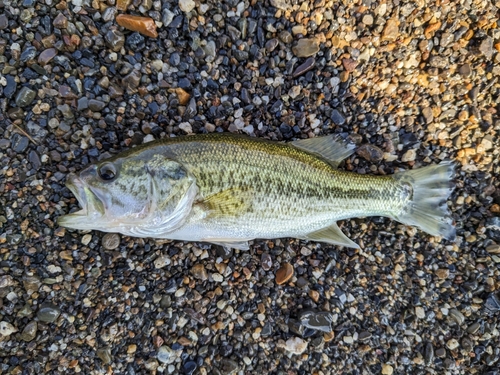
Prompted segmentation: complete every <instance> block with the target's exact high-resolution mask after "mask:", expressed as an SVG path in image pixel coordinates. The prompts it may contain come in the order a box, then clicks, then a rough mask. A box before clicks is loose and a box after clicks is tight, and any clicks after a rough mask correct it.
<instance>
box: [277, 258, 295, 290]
mask: <svg viewBox="0 0 500 375" xmlns="http://www.w3.org/2000/svg"><path fill="white" fill-rule="evenodd" d="M292 276H293V266H292V265H291V264H290V263H284V264H283V265H282V266H281V267H280V269H279V270H278V271H276V284H278V285H282V284H284V283H286V282H287V281H288V280H290V279H291V278H292Z"/></svg>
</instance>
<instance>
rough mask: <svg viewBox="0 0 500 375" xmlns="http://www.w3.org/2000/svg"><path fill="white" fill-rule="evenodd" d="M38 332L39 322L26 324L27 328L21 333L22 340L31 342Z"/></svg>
mask: <svg viewBox="0 0 500 375" xmlns="http://www.w3.org/2000/svg"><path fill="white" fill-rule="evenodd" d="M37 330H38V323H37V322H29V323H28V324H26V327H24V329H23V331H22V332H21V340H23V341H26V342H30V341H32V340H33V339H34V338H35V337H36V333H37Z"/></svg>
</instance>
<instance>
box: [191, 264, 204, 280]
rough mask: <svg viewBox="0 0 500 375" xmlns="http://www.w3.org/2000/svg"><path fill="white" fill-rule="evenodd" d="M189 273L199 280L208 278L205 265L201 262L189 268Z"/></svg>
mask: <svg viewBox="0 0 500 375" xmlns="http://www.w3.org/2000/svg"><path fill="white" fill-rule="evenodd" d="M191 275H193V277H194V278H195V279H198V280H201V281H205V280H206V279H208V273H207V270H206V269H205V266H204V265H203V264H201V263H198V264H195V265H194V266H193V267H192V268H191Z"/></svg>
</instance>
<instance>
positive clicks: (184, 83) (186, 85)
mask: <svg viewBox="0 0 500 375" xmlns="http://www.w3.org/2000/svg"><path fill="white" fill-rule="evenodd" d="M177 85H178V86H179V87H180V88H181V89H183V90H190V89H191V87H192V86H191V82H190V81H189V79H187V78H181V79H180V80H179V83H178V84H177Z"/></svg>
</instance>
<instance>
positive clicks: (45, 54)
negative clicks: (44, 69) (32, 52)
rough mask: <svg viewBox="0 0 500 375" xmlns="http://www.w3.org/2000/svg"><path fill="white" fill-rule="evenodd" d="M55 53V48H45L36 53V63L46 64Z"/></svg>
mask: <svg viewBox="0 0 500 375" xmlns="http://www.w3.org/2000/svg"><path fill="white" fill-rule="evenodd" d="M56 55H57V50H56V49H55V48H47V49H46V50H44V51H42V53H40V55H38V63H39V64H41V65H47V64H48V63H49V62H50V60H52V59H53V58H54V57H55V56H56Z"/></svg>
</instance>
